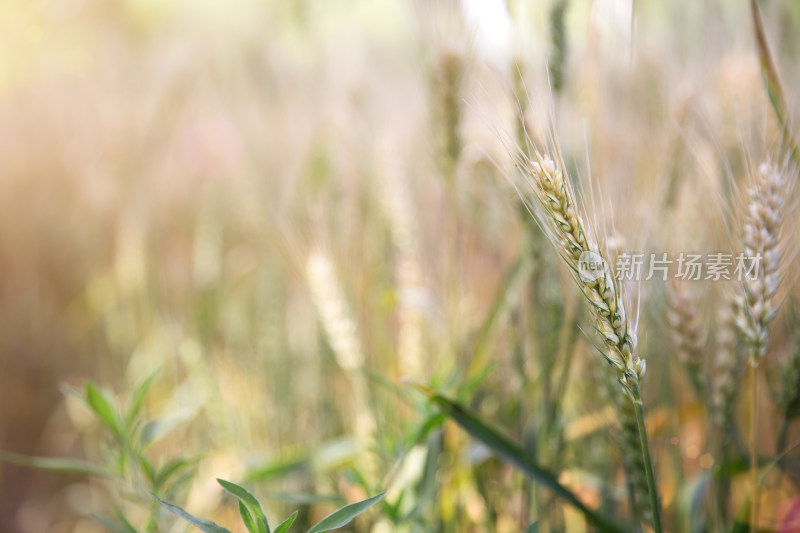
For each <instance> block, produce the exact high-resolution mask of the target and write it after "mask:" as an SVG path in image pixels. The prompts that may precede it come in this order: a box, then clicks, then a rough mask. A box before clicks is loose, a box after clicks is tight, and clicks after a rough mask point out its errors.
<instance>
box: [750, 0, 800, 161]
mask: <svg viewBox="0 0 800 533" xmlns="http://www.w3.org/2000/svg"><path fill="white" fill-rule="evenodd" d="M750 8H751V13H752V16H753V28H754V30H755V37H756V47H757V48H758V58H759V63H760V64H761V75H762V77H763V79H764V87H765V88H766V90H767V96H769V101H770V103H771V104H772V109H774V110H775V115H776V116H777V117H778V122H780V124H781V127H782V128H783V143H784V146H786V147H787V149H788V150H789V154H790V155H791V156H792V159H793V160H794V161H795V163H798V164H800V152H798V149H797V143H796V142H795V139H794V136H793V135H792V131H791V119H790V117H789V114H788V113H787V111H786V109H787V106H786V97H785V95H784V92H783V86H782V85H781V80H780V78H779V77H778V69H777V68H775V62H774V61H773V59H772V54H771V53H770V49H769V43H768V42H767V34H766V32H765V31H764V24H763V22H762V21H761V14H760V13H759V11H758V4H757V3H756V0H750Z"/></svg>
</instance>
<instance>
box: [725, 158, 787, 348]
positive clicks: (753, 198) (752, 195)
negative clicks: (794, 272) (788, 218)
mask: <svg viewBox="0 0 800 533" xmlns="http://www.w3.org/2000/svg"><path fill="white" fill-rule="evenodd" d="M787 176H788V172H787V171H786V169H781V168H779V167H777V166H775V165H773V164H770V163H763V164H762V165H761V166H759V168H758V170H757V172H756V173H755V176H754V179H753V183H752V185H751V187H750V189H749V191H748V200H747V211H746V213H745V216H744V220H743V228H742V244H743V253H744V257H748V258H755V259H754V261H755V262H754V265H755V266H754V270H753V271H752V273H751V274H750V275H746V276H744V277H743V280H742V288H743V291H742V294H741V295H740V296H739V297H738V299H737V302H736V309H737V318H736V325H737V327H738V329H739V331H740V333H741V334H742V336H743V338H744V340H745V342H746V344H747V345H748V347H749V348H750V351H751V355H752V357H753V358H754V360H758V359H760V358H761V357H763V356H764V354H765V353H766V351H767V342H768V341H769V330H768V329H767V326H768V324H769V322H770V321H771V320H772V319H773V318H774V317H775V314H776V313H777V310H778V304H777V301H776V300H777V299H776V298H775V296H776V294H777V292H778V288H779V287H780V277H781V264H782V255H783V252H784V250H783V246H782V243H781V224H782V222H783V218H784V212H785V207H786V198H787V197H788V194H789V192H790V191H789V182H788V178H787Z"/></svg>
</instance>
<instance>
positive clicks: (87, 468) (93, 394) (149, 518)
mask: <svg viewBox="0 0 800 533" xmlns="http://www.w3.org/2000/svg"><path fill="white" fill-rule="evenodd" d="M155 378H156V374H155V373H154V374H152V375H150V376H149V377H148V378H147V379H145V380H144V381H142V382H141V383H140V384H139V385H138V386H137V387H136V388H135V389H134V390H133V392H132V394H131V397H130V400H129V402H128V403H127V406H123V405H121V404H120V403H119V402H116V401H115V400H114V399H112V397H111V395H110V394H109V393H107V392H106V391H104V390H103V389H101V388H100V387H98V386H97V385H95V384H94V383H93V382H91V381H87V382H86V385H85V386H84V389H83V392H79V391H76V390H74V389H72V388H69V387H64V390H65V392H66V394H68V395H69V396H70V397H72V398H75V399H77V400H78V401H79V402H80V403H81V404H83V405H84V406H85V407H86V408H87V409H88V410H89V411H90V412H91V413H92V414H94V416H95V418H96V419H97V421H99V422H100V424H101V426H102V428H103V430H104V431H103V433H104V435H103V436H102V437H101V438H99V439H96V438H94V437H89V436H87V437H86V441H87V444H89V445H90V448H92V449H91V450H90V453H93V454H94V453H99V458H98V459H97V460H95V461H93V462H88V461H85V460H79V459H68V458H55V457H32V456H28V455H21V454H16V453H10V452H6V451H0V461H6V462H9V463H14V464H17V465H21V466H26V467H31V468H37V469H41V470H50V471H55V472H62V473H74V474H84V475H88V476H92V477H94V478H97V479H102V480H106V481H107V482H108V483H107V484H106V486H107V488H106V489H105V491H106V492H107V493H108V495H109V497H110V502H111V503H110V504H109V505H110V509H109V510H110V512H111V515H112V516H108V515H104V514H99V513H98V514H95V515H94V517H95V518H96V519H97V520H98V521H99V522H101V523H102V524H103V525H104V526H105V527H106V528H107V529H109V530H110V531H113V532H116V533H118V532H123V533H130V532H136V531H139V532H141V531H144V532H148V533H149V532H156V531H158V530H159V529H160V527H159V524H160V520H159V515H160V513H159V507H158V506H157V505H155V504H154V503H153V501H152V499H150V498H149V496H148V495H149V494H150V493H151V492H158V493H160V494H164V495H168V497H170V498H177V497H179V495H180V494H181V492H182V489H183V488H184V487H185V486H186V485H187V484H188V483H189V482H190V481H191V479H192V477H193V475H194V472H193V471H194V466H195V464H196V463H197V461H198V458H196V457H187V456H176V457H172V458H163V457H154V454H153V453H151V450H150V448H151V447H152V446H153V445H154V444H155V443H156V442H157V441H158V440H159V439H161V438H162V437H164V436H165V435H166V434H167V433H169V432H170V431H171V430H173V429H175V428H176V427H177V424H178V423H179V420H176V419H170V418H169V417H166V418H162V419H149V418H147V417H146V416H145V410H144V405H145V399H146V396H147V394H148V391H149V390H150V388H151V386H152V385H153V382H154V380H155ZM98 445H99V446H98ZM142 513H144V515H142ZM140 516H141V518H139V521H140V524H139V525H138V526H136V527H134V525H133V524H134V523H136V522H137V520H136V519H135V518H134V517H140Z"/></svg>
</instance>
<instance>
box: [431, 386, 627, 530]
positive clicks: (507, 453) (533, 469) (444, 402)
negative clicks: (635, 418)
mask: <svg viewBox="0 0 800 533" xmlns="http://www.w3.org/2000/svg"><path fill="white" fill-rule="evenodd" d="M415 386H417V388H419V389H421V390H422V391H423V392H425V394H427V396H428V398H429V399H430V400H431V401H432V402H433V403H434V404H436V405H437V406H438V407H439V408H440V409H441V410H442V411H443V412H444V413H445V414H446V415H447V416H448V417H450V418H451V419H452V420H453V421H454V422H456V423H457V424H458V425H459V426H461V427H462V429H464V430H465V431H466V432H467V433H469V434H470V435H471V436H472V437H473V438H475V439H477V440H479V441H481V442H482V443H483V444H485V445H486V446H488V447H489V448H490V449H491V450H492V451H493V452H494V453H495V454H497V455H498V456H499V457H501V458H503V459H505V460H506V461H508V462H509V463H511V464H513V465H514V466H516V467H517V468H519V469H520V470H522V471H523V472H525V473H526V474H527V475H528V476H529V477H530V478H531V479H533V480H534V481H536V482H537V483H539V484H540V485H542V486H545V487H547V488H548V489H550V490H551V491H552V492H553V494H555V495H556V496H558V497H560V498H562V499H563V500H565V501H567V502H568V503H570V504H572V506H573V507H575V508H576V509H578V510H579V511H581V513H583V515H584V517H585V518H586V520H587V521H588V522H590V523H592V524H593V525H594V526H595V527H597V529H598V530H599V531H606V532H615V533H621V532H622V529H620V528H619V527H618V526H616V525H615V524H613V523H612V522H611V521H609V520H608V519H606V518H604V517H602V516H600V515H599V514H597V513H596V512H595V511H593V510H591V509H589V508H588V507H586V505H584V503H583V502H581V501H580V500H579V499H578V497H577V496H575V494H574V493H573V492H572V491H570V490H569V489H568V488H566V487H565V486H564V485H562V484H561V483H560V482H559V481H558V478H557V477H556V476H555V475H554V474H553V473H552V472H550V471H548V470H545V469H544V468H542V467H540V466H539V465H538V464H536V463H534V462H533V461H532V460H531V459H529V458H528V456H527V455H526V454H525V452H524V451H523V450H522V449H521V448H519V447H518V446H517V445H516V444H514V443H513V442H511V441H510V440H509V439H508V438H506V437H505V436H503V435H501V434H500V433H498V432H497V431H495V430H494V429H492V428H490V427H489V426H487V425H486V424H484V423H483V422H482V421H481V420H480V419H478V418H477V417H476V416H474V415H473V414H471V413H469V412H468V411H467V410H466V409H465V408H464V407H462V406H461V405H459V404H457V403H456V402H454V401H452V400H450V399H448V398H446V397H444V396H442V395H440V394H438V393H436V392H435V391H433V390H432V389H430V388H428V387H425V386H420V385H415Z"/></svg>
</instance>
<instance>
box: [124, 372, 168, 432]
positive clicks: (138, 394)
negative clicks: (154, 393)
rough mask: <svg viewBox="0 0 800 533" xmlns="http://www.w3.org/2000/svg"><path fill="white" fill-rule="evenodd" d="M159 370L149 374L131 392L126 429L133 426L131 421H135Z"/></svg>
mask: <svg viewBox="0 0 800 533" xmlns="http://www.w3.org/2000/svg"><path fill="white" fill-rule="evenodd" d="M159 370H160V369H159ZM159 370H156V371H155V372H153V373H152V374H150V375H149V376H148V377H147V378H146V379H145V380H144V381H142V382H141V383H140V384H139V385H138V386H137V387H136V390H134V391H133V397H132V399H131V405H130V406H129V407H128V413H127V414H126V415H125V423H126V424H127V425H128V427H130V426H131V424H133V421H134V420H136V417H137V416H138V415H139V412H140V411H141V410H142V405H143V404H144V399H145V397H146V396H147V393H148V391H149V390H150V387H151V385H153V382H154V381H155V379H156V376H158V372H159Z"/></svg>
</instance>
